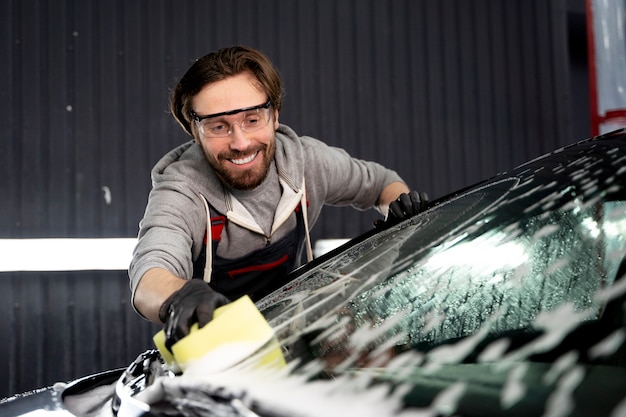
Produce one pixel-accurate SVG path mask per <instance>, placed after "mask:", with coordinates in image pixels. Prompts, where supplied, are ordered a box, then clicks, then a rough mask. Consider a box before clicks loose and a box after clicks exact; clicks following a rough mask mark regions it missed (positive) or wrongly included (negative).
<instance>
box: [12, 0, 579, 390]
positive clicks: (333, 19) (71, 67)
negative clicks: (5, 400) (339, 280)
mask: <svg viewBox="0 0 626 417" xmlns="http://www.w3.org/2000/svg"><path fill="white" fill-rule="evenodd" d="M585 43H586V39H585V18H584V0H570V1H567V0H472V1H467V0H438V1H426V0H315V1H313V0H310V1H304V0H300V1H297V0H264V1H256V0H222V1H217V0H196V1H193V0H186V1H174V0H115V1H113V0H0V57H2V59H3V61H4V62H3V63H2V64H0V174H1V175H0V190H1V192H2V199H1V200H0V238H35V237H37V238H41V237H44V238H45V237H68V238H75V237H91V238H98V237H133V236H135V235H136V233H137V224H138V222H139V220H140V218H141V216H142V213H143V209H144V205H145V202H146V198H147V194H148V192H149V189H150V178H149V171H150V168H151V167H152V165H153V164H154V163H155V162H156V161H157V160H158V158H159V157H160V156H161V155H162V154H163V153H165V152H166V151H167V150H169V149H170V148H172V147H174V146H176V145H177V144H179V143H182V142H183V141H186V140H188V139H189V138H188V137H186V136H185V135H184V134H183V132H182V131H181V130H180V129H179V128H178V127H177V126H176V125H175V123H174V122H173V120H172V119H171V117H170V116H169V115H168V113H167V100H168V90H169V89H170V88H172V87H173V86H174V84H175V82H176V80H177V78H178V77H180V76H181V75H182V74H183V73H184V72H185V70H186V69H187V68H188V66H189V65H190V64H191V62H192V61H193V60H194V59H195V58H196V57H199V56H201V55H204V54H206V53H208V52H210V51H213V50H215V49H217V48H219V47H223V46H227V45H231V44H246V45H250V46H253V47H257V48H259V49H261V50H263V51H264V52H266V53H267V54H268V55H269V56H270V57H271V59H272V60H273V61H274V63H275V65H276V66H277V67H278V69H279V71H280V72H281V74H282V76H283V79H284V83H285V88H286V97H285V106H284V110H283V112H282V113H281V116H280V120H281V121H282V122H283V123H285V124H288V125H290V126H291V127H292V128H294V129H295V130H296V131H297V132H299V133H300V134H306V135H310V136H314V137H318V138H320V139H322V140H324V141H326V142H327V143H329V144H332V145H336V146H340V147H343V148H345V149H347V150H348V151H349V152H350V153H351V154H353V155H354V156H356V157H359V158H363V159H371V160H376V161H379V162H381V163H383V164H384V165H387V166H389V167H392V168H394V169H396V170H397V171H398V172H399V173H400V174H401V175H402V176H403V177H404V178H405V180H406V181H407V182H408V183H409V184H411V186H412V187H413V188H416V189H419V190H424V191H427V192H428V193H429V194H430V195H431V197H432V198H437V197H441V196H443V195H445V194H446V193H449V192H452V191H454V190H456V189H458V188H461V187H464V186H467V185H471V184H472V183H474V182H477V181H479V180H481V179H483V178H484V177H487V176H491V175H494V174H496V173H497V172H500V171H503V170H506V169H509V168H512V167H513V166H515V165H517V164H519V163H522V162H524V161H525V160H527V159H529V158H533V157H536V156H539V155H541V154H543V153H545V152H548V151H551V150H553V149H555V148H556V147H559V146H562V145H566V144H569V143H572V142H574V141H576V140H579V139H583V138H585V137H587V136H588V135H589V132H590V128H589V122H588V116H587V114H588V98H587V89H588V86H587V62H586V49H585V48H586V44H585ZM104 187H106V189H108V190H110V193H111V194H110V196H111V199H110V201H109V200H107V199H106V198H105V192H104V190H105V188H104ZM375 218H377V216H376V215H375V214H374V213H373V212H372V213H359V212H356V211H354V210H350V209H346V208H328V209H326V211H325V212H324V214H323V218H322V219H321V220H320V221H319V222H318V224H317V225H316V228H315V229H314V232H313V237H314V239H317V238H334V237H352V236H355V235H357V234H359V233H362V232H363V231H365V230H368V229H369V228H371V225H372V221H373V220H374V219H375ZM1 256H2V254H0V257H1ZM59 256H67V257H71V256H72V254H71V253H62V254H59ZM102 256H107V254H106V253H103V254H102ZM32 259H33V263H36V262H37V253H33V254H32ZM128 298H129V293H128V279H127V277H126V273H125V271H108V272H104V271H83V272H41V273H39V272H4V273H0V335H1V337H2V341H3V343H1V344H0V358H1V359H0V375H2V378H1V380H0V396H5V395H9V394H12V393H16V392H21V391H24V390H27V389H32V388H36V387H39V386H42V385H46V384H50V383H53V382H55V381H59V380H66V379H70V378H75V377H79V376H82V375H85V374H87V373H90V372H96V371H99V370H102V369H105V368H110V367H119V366H125V365H127V364H128V363H130V361H131V360H133V359H134V358H135V357H136V355H137V354H138V353H140V352H141V351H143V350H145V349H148V348H150V347H151V344H150V343H151V342H150V339H151V336H152V334H153V333H155V332H156V330H158V328H157V327H156V326H154V325H150V324H149V323H147V322H145V321H143V320H142V319H140V318H139V317H137V316H136V314H135V313H134V312H133V311H132V309H131V307H130V305H129V300H128Z"/></svg>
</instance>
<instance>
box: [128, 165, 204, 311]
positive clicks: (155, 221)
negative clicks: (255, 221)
mask: <svg viewBox="0 0 626 417" xmlns="http://www.w3.org/2000/svg"><path fill="white" fill-rule="evenodd" d="M152 176H153V184H154V185H153V188H152V190H151V191H150V195H149V197H148V204H147V206H146V210H145V213H144V217H143V219H142V220H141V222H140V223H139V234H138V241H137V245H136V247H135V250H134V252H133V258H132V261H131V264H130V266H129V269H128V274H129V278H130V288H131V294H132V299H133V300H134V295H135V290H136V288H137V285H138V284H139V280H140V279H141V277H142V276H143V274H145V273H146V271H148V270H149V269H151V268H164V269H166V270H168V271H170V272H172V273H173V274H175V275H176V276H179V277H181V278H187V279H189V278H191V277H192V275H193V258H194V257H195V256H197V255H198V254H199V252H200V250H201V246H202V242H203V238H204V232H205V230H206V211H205V208H204V205H203V204H202V200H201V198H200V195H198V194H197V193H196V192H195V191H194V190H193V188H191V187H190V186H189V183H188V181H187V180H186V179H185V178H183V177H181V176H180V173H178V172H176V170H175V169H172V168H171V167H168V168H167V169H165V170H163V171H160V170H159V169H158V164H157V166H156V167H155V169H154V170H153V173H152ZM133 305H134V304H133Z"/></svg>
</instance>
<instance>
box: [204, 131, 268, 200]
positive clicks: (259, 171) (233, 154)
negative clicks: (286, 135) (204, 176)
mask: <svg viewBox="0 0 626 417" xmlns="http://www.w3.org/2000/svg"><path fill="white" fill-rule="evenodd" d="M255 152H256V153H257V155H256V157H255V160H257V161H258V160H259V158H261V159H262V160H261V161H260V163H259V162H257V163H256V164H255V165H254V166H253V167H252V168H249V169H245V170H243V169H237V168H236V167H234V168H235V169H232V168H233V166H232V165H233V163H232V162H230V159H239V158H243V157H245V156H250V155H252V154H254V153H255ZM275 153H276V146H275V144H274V142H273V141H272V142H271V143H270V144H259V145H258V146H256V147H255V148H251V149H249V150H247V151H246V152H239V151H230V152H223V153H220V154H219V155H218V156H217V158H215V157H214V156H213V155H210V154H209V153H208V152H207V151H206V150H205V151H204V154H205V156H206V159H207V160H208V162H209V165H211V168H213V171H214V172H215V174H217V176H218V177H219V178H220V179H221V180H222V182H224V183H225V184H226V185H228V186H229V187H231V188H234V189H236V190H242V191H245V190H252V189H254V188H256V187H258V186H259V185H261V184H262V183H263V181H265V178H267V174H268V173H269V170H270V166H271V165H272V161H273V160H274V155H275Z"/></svg>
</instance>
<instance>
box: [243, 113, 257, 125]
mask: <svg viewBox="0 0 626 417" xmlns="http://www.w3.org/2000/svg"><path fill="white" fill-rule="evenodd" d="M244 123H245V124H247V125H249V126H254V125H255V124H257V123H259V116H256V115H255V116H248V117H246V118H245V120H244Z"/></svg>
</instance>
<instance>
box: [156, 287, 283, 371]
mask: <svg viewBox="0 0 626 417" xmlns="http://www.w3.org/2000/svg"><path fill="white" fill-rule="evenodd" d="M153 341H154V344H155V345H156V347H157V349H159V351H160V352H161V356H162V357H163V360H164V361H165V363H166V364H167V365H168V366H169V367H170V368H171V369H173V370H175V371H178V370H182V371H185V370H186V369H187V368H188V366H189V364H190V363H191V362H193V361H197V360H199V359H200V358H203V364H207V363H209V362H210V366H209V367H208V368H209V369H213V370H223V369H224V368H227V367H229V366H233V365H236V364H237V363H239V362H241V361H242V360H244V359H246V358H249V357H251V356H253V355H255V354H259V350H260V349H261V348H263V351H262V354H260V355H259V356H258V358H257V357H255V359H254V360H255V364H256V365H259V366H279V367H282V366H284V365H285V359H284V357H283V355H282V351H281V349H280V345H279V343H278V341H277V340H276V338H275V337H274V330H273V329H272V327H271V326H270V325H269V324H268V323H267V321H266V320H265V318H264V317H263V315H262V314H261V313H260V312H259V310H258V309H257V308H256V306H255V305H254V303H253V302H252V300H251V299H250V297H248V296H243V297H241V298H239V299H238V300H236V301H234V302H232V303H229V304H226V305H224V306H222V307H219V308H217V309H216V310H215V313H214V314H213V320H211V321H210V322H209V323H207V324H206V325H205V326H204V327H203V328H201V329H198V325H197V324H194V325H193V326H192V327H191V331H190V333H189V335H188V336H186V337H184V338H182V339H181V340H179V341H178V342H177V343H175V344H174V345H173V346H172V353H173V354H172V353H170V352H169V350H168V349H167V348H166V347H165V333H164V332H163V330H161V331H160V332H158V333H157V334H156V335H154V338H153ZM205 369H206V366H205Z"/></svg>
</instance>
